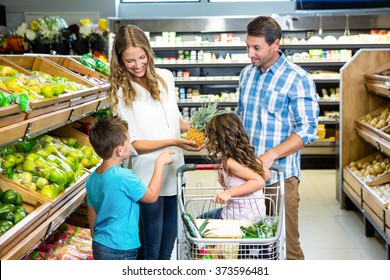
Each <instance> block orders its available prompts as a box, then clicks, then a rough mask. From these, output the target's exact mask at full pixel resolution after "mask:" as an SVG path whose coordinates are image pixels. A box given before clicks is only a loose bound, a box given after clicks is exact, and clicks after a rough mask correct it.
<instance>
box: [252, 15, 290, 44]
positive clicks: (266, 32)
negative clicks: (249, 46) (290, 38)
mask: <svg viewBox="0 0 390 280" xmlns="http://www.w3.org/2000/svg"><path fill="white" fill-rule="evenodd" d="M246 33H247V35H249V36H254V37H264V39H265V41H266V42H267V44H268V45H271V44H272V43H273V42H275V40H276V39H279V40H280V39H281V38H282V28H281V27H280V25H279V24H278V23H277V22H276V20H274V19H273V18H272V17H265V16H258V17H256V18H254V19H252V20H251V21H250V22H249V23H248V25H247V27H246Z"/></svg>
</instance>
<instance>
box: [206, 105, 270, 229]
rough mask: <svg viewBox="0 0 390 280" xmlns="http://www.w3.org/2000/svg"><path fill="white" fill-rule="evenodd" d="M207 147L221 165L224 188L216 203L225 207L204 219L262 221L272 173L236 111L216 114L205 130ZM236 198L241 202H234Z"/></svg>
mask: <svg viewBox="0 0 390 280" xmlns="http://www.w3.org/2000/svg"><path fill="white" fill-rule="evenodd" d="M205 147H206V149H207V152H208V154H209V156H210V157H212V158H214V159H215V160H217V162H218V163H219V164H220V169H219V171H218V175H219V176H218V177H219V182H220V184H221V185H222V187H223V188H224V189H225V190H224V191H223V192H221V193H218V194H216V195H215V196H214V197H213V201H214V202H216V203H226V206H225V207H223V208H221V209H218V210H217V211H215V212H214V213H213V215H210V212H209V213H208V214H207V213H205V214H203V215H202V217H203V218H222V219H245V220H251V221H253V222H257V221H259V220H260V219H261V218H262V217H264V216H265V214H266V213H265V201H264V199H262V198H264V193H263V188H264V187H265V181H266V180H268V179H270V178H271V172H270V171H269V170H268V169H266V168H264V167H263V164H262V162H261V161H260V160H259V159H257V158H256V156H255V152H254V149H253V147H252V146H251V145H250V144H249V139H248V136H247V134H246V133H245V130H244V127H243V124H242V121H241V119H240V117H239V116H238V115H237V114H235V113H233V112H229V113H220V114H217V115H215V116H214V117H213V118H212V119H211V120H210V122H209V123H208V125H207V127H206V140H205ZM236 197H239V198H240V199H231V198H236Z"/></svg>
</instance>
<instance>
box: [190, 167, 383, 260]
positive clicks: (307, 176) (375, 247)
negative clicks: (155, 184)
mask: <svg viewBox="0 0 390 280" xmlns="http://www.w3.org/2000/svg"><path fill="white" fill-rule="evenodd" d="M188 174H189V182H188V185H189V186H194V185H196V184H202V185H204V186H216V185H217V183H216V182H217V181H216V180H217V178H216V173H215V172H213V171H196V172H188ZM300 196H301V202H300V213H299V219H300V221H299V222H300V233H301V245H302V248H303V251H304V253H305V257H306V259H307V260H384V259H385V258H386V250H385V242H384V241H383V239H381V238H380V237H377V236H376V237H365V235H364V226H363V219H362V215H361V213H359V212H358V211H346V210H344V209H340V207H339V203H338V201H337V200H336V171H335V170H302V179H301V185H300Z"/></svg>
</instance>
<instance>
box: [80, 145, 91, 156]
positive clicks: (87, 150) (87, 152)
mask: <svg viewBox="0 0 390 280" xmlns="http://www.w3.org/2000/svg"><path fill="white" fill-rule="evenodd" d="M81 151H82V152H83V154H84V156H85V157H86V158H90V157H91V156H92V155H93V148H92V147H84V148H82V149H81Z"/></svg>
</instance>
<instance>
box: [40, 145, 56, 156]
mask: <svg viewBox="0 0 390 280" xmlns="http://www.w3.org/2000/svg"><path fill="white" fill-rule="evenodd" d="M43 150H44V151H45V152H46V153H48V154H56V153H57V150H56V148H54V146H53V145H50V144H49V145H46V146H45V147H44V148H43Z"/></svg>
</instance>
